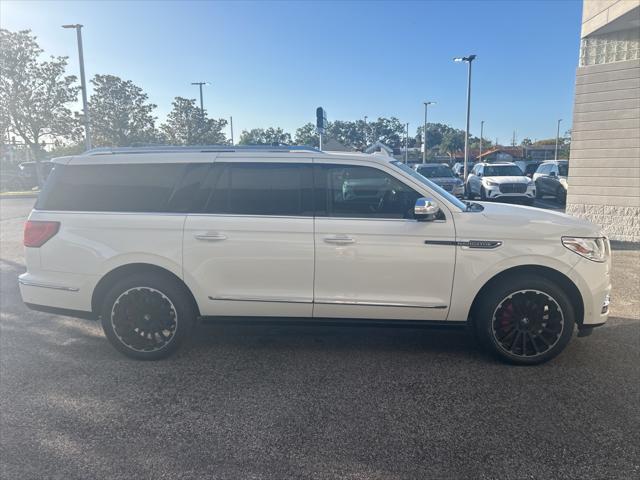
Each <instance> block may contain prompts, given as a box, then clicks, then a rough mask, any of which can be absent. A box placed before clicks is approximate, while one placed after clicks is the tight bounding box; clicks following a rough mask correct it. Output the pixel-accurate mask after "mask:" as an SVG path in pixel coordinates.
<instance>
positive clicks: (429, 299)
mask: <svg viewBox="0 0 640 480" xmlns="http://www.w3.org/2000/svg"><path fill="white" fill-rule="evenodd" d="M54 161H55V163H56V166H55V168H54V169H53V172H52V174H51V176H50V177H49V179H48V181H47V184H46V186H45V188H44V190H43V192H42V193H41V195H40V198H39V199H38V201H37V203H36V206H35V208H34V210H33V211H32V212H31V215H30V216H29V219H28V221H27V223H26V226H25V233H24V244H25V255H26V262H27V273H24V274H23V275H21V276H20V279H19V281H20V291H21V293H22V298H23V300H24V302H25V303H26V304H27V305H28V306H29V307H30V308H32V309H35V310H43V311H48V312H54V313H61V314H66V315H71V316H77V317H86V318H94V319H98V318H99V319H100V320H101V322H102V326H103V328H104V331H105V334H106V336H107V337H108V338H109V340H110V341H111V342H112V343H113V345H114V346H115V347H116V348H117V349H118V350H120V351H121V352H123V353H125V354H127V355H129V356H131V357H135V358H140V359H156V358H161V357H165V356H167V355H169V354H170V353H172V352H174V351H175V350H176V348H177V347H178V346H179V344H180V343H181V342H182V341H183V340H184V339H185V338H186V337H187V336H188V334H189V332H190V331H191V327H192V326H193V325H194V322H195V321H196V319H197V318H206V317H217V316H223V317H230V316H231V317H233V316H235V317H240V316H242V317H246V316H259V317H295V318H301V317H306V318H314V319H327V318H334V319H335V318H344V319H361V320H364V319H384V320H389V321H391V322H404V323H406V322H414V323H416V322H417V323H424V322H433V323H435V324H449V325H451V324H454V325H461V326H462V325H465V324H469V325H472V326H473V328H474V329H475V332H476V333H477V336H478V338H479V339H480V341H481V342H482V343H483V344H484V345H485V346H486V347H487V348H488V349H490V350H491V351H493V352H494V353H495V354H497V355H498V356H499V357H501V358H502V359H505V360H507V361H511V362H514V363H523V364H534V363H540V362H543V361H546V360H548V359H550V358H552V357H554V356H555V355H557V354H558V353H559V352H560V351H562V350H563V349H564V347H565V346H566V345H567V343H568V342H569V340H570V338H571V336H572V332H573V331H574V326H576V325H577V327H578V329H579V330H580V332H581V334H582V335H586V334H588V333H590V332H591V330H592V328H593V327H594V326H597V325H602V324H603V323H604V322H605V321H606V320H607V314H608V302H609V290H610V282H609V268H610V258H609V256H610V252H609V244H608V241H607V239H606V237H604V235H603V234H602V232H601V230H600V229H599V228H598V227H597V226H595V225H593V224H591V223H589V222H586V221H584V220H579V219H577V218H573V217H570V216H567V215H563V214H559V213H555V212H553V213H552V212H548V211H544V210H537V209H528V208H525V207H518V206H510V205H503V204H478V203H471V202H469V203H464V202H462V201H460V200H458V199H457V198H455V197H454V196H452V195H451V194H449V193H448V192H446V191H444V190H443V189H441V188H440V187H438V186H437V185H435V184H434V183H432V182H430V181H429V180H427V179H426V178H424V177H423V176H422V175H420V174H418V173H416V172H415V171H414V170H412V169H411V168H409V167H407V166H406V165H404V164H403V163H401V162H397V161H395V160H393V159H389V157H384V156H380V155H375V154H374V155H365V154H362V155H353V154H335V155H334V154H327V153H323V152H320V151H317V150H313V149H305V148H293V147H292V148H266V149H258V148H245V149H242V148H234V147H209V148H199V149H191V148H163V149H117V150H106V151H104V150H98V151H91V152H88V153H86V154H84V155H79V156H73V157H63V158H58V159H56V160H54Z"/></svg>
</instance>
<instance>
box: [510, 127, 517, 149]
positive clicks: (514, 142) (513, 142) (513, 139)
mask: <svg viewBox="0 0 640 480" xmlns="http://www.w3.org/2000/svg"><path fill="white" fill-rule="evenodd" d="M511 146H512V147H515V146H516V131H515V130H514V131H513V137H512V138H511Z"/></svg>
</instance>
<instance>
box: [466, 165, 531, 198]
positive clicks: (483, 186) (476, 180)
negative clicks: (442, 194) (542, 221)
mask: <svg viewBox="0 0 640 480" xmlns="http://www.w3.org/2000/svg"><path fill="white" fill-rule="evenodd" d="M465 195H466V196H467V198H475V197H480V199H481V200H498V199H499V200H505V199H507V198H511V199H516V200H522V201H524V203H526V204H527V205H532V204H533V199H534V198H535V196H536V188H535V183H534V182H533V180H531V179H530V178H527V177H525V175H524V173H523V172H522V170H520V167H518V166H517V165H516V164H515V163H477V164H476V165H475V166H474V167H473V170H472V171H471V173H470V174H469V177H468V178H467V182H466V183H465Z"/></svg>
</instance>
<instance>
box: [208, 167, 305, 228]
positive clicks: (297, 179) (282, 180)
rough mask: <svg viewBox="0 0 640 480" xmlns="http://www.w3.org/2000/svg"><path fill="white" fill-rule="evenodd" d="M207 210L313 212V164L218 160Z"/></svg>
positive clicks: (211, 177)
mask: <svg viewBox="0 0 640 480" xmlns="http://www.w3.org/2000/svg"><path fill="white" fill-rule="evenodd" d="M209 183H210V189H211V197H210V198H209V201H208V202H207V206H206V209H205V210H206V212H207V213H220V214H232V215H282V216H311V215H313V183H312V171H311V165H310V164H294V163H216V164H214V167H213V169H212V173H211V175H210V182H209Z"/></svg>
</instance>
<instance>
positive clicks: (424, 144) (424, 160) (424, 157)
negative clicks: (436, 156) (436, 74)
mask: <svg viewBox="0 0 640 480" xmlns="http://www.w3.org/2000/svg"><path fill="white" fill-rule="evenodd" d="M422 103H424V130H423V131H422V163H427V109H428V108H429V105H434V104H435V103H436V102H422Z"/></svg>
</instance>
